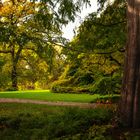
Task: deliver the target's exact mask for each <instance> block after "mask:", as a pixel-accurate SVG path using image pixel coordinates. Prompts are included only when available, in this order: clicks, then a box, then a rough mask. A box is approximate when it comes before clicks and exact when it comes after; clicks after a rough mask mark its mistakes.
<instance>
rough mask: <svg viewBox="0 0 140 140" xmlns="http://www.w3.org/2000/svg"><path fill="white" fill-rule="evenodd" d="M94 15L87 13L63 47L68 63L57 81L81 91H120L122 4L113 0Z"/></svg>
mask: <svg viewBox="0 0 140 140" xmlns="http://www.w3.org/2000/svg"><path fill="white" fill-rule="evenodd" d="M97 15H98V13H91V14H89V15H88V16H87V17H86V18H85V20H84V22H83V23H82V24H81V25H80V26H79V28H78V30H77V34H76V36H75V37H74V39H73V41H71V42H70V43H69V44H68V45H67V46H65V47H64V48H63V51H62V53H64V55H66V61H67V66H66V70H65V72H64V74H62V76H61V77H60V79H59V81H58V83H56V84H57V86H59V89H64V90H65V88H64V87H66V88H67V87H68V86H69V87H71V86H72V87H74V88H77V89H78V88H79V91H80V90H82V91H83V92H91V93H99V94H111V93H118V92H120V86H121V78H122V66H123V58H124V55H123V53H124V49H123V47H124V44H125V41H126V17H125V16H126V15H125V4H124V3H123V2H118V1H116V2H114V4H112V5H109V6H108V7H107V8H106V9H105V10H104V11H103V12H102V13H100V17H99V16H97ZM68 68H69V70H68ZM66 71H67V72H66ZM68 81H69V85H68V84H66V83H68ZM110 81H111V82H110ZM62 82H63V83H62ZM104 83H105V84H104ZM56 84H55V85H54V86H55V87H56ZM103 84H104V85H103ZM105 85H107V86H105ZM112 85H113V86H112ZM61 87H62V88H61ZM105 87H106V88H105ZM74 88H71V89H72V91H70V90H69V92H73V89H74ZM53 89H54V90H55V89H57V88H53ZM69 89H70V88H69ZM110 89H111V90H110Z"/></svg>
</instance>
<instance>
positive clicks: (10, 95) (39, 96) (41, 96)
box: [0, 90, 119, 103]
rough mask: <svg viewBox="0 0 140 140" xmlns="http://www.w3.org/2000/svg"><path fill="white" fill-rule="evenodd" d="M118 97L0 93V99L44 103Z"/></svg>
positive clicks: (36, 92)
mask: <svg viewBox="0 0 140 140" xmlns="http://www.w3.org/2000/svg"><path fill="white" fill-rule="evenodd" d="M112 96H113V97H119V95H102V96H100V95H99V94H94V95H90V94H61V93H52V92H50V91H49V90H33V91H7V92H0V98H18V99H32V100H44V101H53V102H55V101H63V102H83V103H84V102H85V103H93V102H96V100H97V99H100V98H102V99H103V98H108V97H112Z"/></svg>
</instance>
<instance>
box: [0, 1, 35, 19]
mask: <svg viewBox="0 0 140 140" xmlns="http://www.w3.org/2000/svg"><path fill="white" fill-rule="evenodd" d="M37 7H38V4H36V3H35V2H29V1H26V2H25V1H16V0H14V2H13V0H9V1H8V2H7V1H6V2H4V3H3V4H2V6H1V7H0V16H3V17H9V16H11V15H12V16H13V17H18V18H20V17H24V16H27V15H30V14H35V13H36V12H37Z"/></svg>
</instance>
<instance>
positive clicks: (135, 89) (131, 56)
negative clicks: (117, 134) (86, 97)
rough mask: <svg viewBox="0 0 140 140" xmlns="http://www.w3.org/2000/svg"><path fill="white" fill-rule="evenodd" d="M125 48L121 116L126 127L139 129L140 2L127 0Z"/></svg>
mask: <svg viewBox="0 0 140 140" xmlns="http://www.w3.org/2000/svg"><path fill="white" fill-rule="evenodd" d="M127 2H128V3H127V4H128V7H127V18H128V40H127V46H126V54H125V55H126V56H125V68H124V79H123V88H122V102H121V115H122V120H123V122H124V123H125V125H126V126H128V127H133V128H140V1H139V0H127Z"/></svg>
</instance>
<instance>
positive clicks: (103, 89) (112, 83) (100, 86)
mask: <svg viewBox="0 0 140 140" xmlns="http://www.w3.org/2000/svg"><path fill="white" fill-rule="evenodd" d="M120 86H121V79H120V77H117V76H114V77H101V78H99V80H98V81H97V82H96V83H95V84H94V85H92V86H90V87H89V91H90V93H92V94H103V95H105V94H114V93H120Z"/></svg>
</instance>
